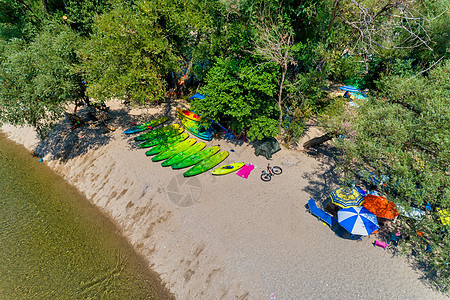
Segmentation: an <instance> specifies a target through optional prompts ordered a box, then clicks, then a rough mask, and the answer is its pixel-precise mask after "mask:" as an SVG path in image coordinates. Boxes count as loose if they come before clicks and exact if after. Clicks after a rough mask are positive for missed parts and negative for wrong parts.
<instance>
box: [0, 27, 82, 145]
mask: <svg viewBox="0 0 450 300" xmlns="http://www.w3.org/2000/svg"><path fill="white" fill-rule="evenodd" d="M1 46H2V51H1V53H2V54H1V63H0V78H1V81H0V82H1V84H0V120H1V121H2V122H9V123H12V124H18V125H21V124H29V125H31V126H33V127H35V128H36V129H37V131H38V132H39V133H40V135H41V136H44V135H45V133H46V132H47V131H48V130H49V129H50V128H51V126H52V125H53V124H54V123H55V122H56V121H57V120H58V118H59V117H60V116H62V114H63V113H64V110H65V107H66V103H67V102H68V101H71V100H73V99H75V98H76V97H77V96H78V91H79V78H78V76H77V74H76V72H75V71H74V69H73V67H74V66H75V65H76V64H77V63H78V62H79V58H78V56H77V54H76V50H77V49H78V48H79V44H78V42H77V38H76V36H75V35H74V33H73V32H72V31H71V30H69V29H68V28H67V27H66V26H62V25H60V24H55V23H49V24H47V25H46V26H45V27H44V28H43V30H42V32H41V33H40V34H38V35H37V36H36V38H35V39H34V40H33V41H32V42H30V43H26V42H25V41H23V40H11V41H9V42H2V44H1Z"/></svg>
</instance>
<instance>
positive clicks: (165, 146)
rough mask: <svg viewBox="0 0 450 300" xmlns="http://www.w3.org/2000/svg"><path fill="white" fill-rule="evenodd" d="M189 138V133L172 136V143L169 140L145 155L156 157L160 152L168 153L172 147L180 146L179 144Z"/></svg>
mask: <svg viewBox="0 0 450 300" xmlns="http://www.w3.org/2000/svg"><path fill="white" fill-rule="evenodd" d="M188 137H189V134H188V133H187V132H183V133H182V134H179V135H175V136H172V137H170V141H168V140H167V141H165V142H162V143H160V144H159V145H157V146H155V147H153V148H152V149H150V150H148V151H147V152H145V155H147V156H149V155H155V154H158V153H160V152H163V151H166V150H167V149H169V148H170V147H172V146H174V145H176V144H178V143H179V142H182V141H184V140H185V139H187V138H188Z"/></svg>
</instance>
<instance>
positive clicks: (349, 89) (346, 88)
mask: <svg viewBox="0 0 450 300" xmlns="http://www.w3.org/2000/svg"><path fill="white" fill-rule="evenodd" d="M340 89H341V90H343V91H346V92H354V93H357V92H359V89H357V88H355V87H354V86H351V85H344V86H341V87H340Z"/></svg>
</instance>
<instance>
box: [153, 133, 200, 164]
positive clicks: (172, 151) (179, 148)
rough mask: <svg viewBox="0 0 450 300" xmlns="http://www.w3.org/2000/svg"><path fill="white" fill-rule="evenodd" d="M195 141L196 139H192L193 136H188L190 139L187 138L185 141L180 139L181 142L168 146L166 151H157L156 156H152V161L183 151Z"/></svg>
mask: <svg viewBox="0 0 450 300" xmlns="http://www.w3.org/2000/svg"><path fill="white" fill-rule="evenodd" d="M195 142H197V140H196V139H194V138H190V139H187V140H185V141H182V142H181V143H178V144H176V145H174V146H172V147H170V148H169V149H167V150H166V151H164V152H161V153H159V154H158V155H156V156H153V157H152V161H160V160H163V159H167V158H169V157H172V156H174V155H177V154H178V153H180V152H181V151H184V150H186V149H187V148H189V147H190V146H192V145H193V144H195Z"/></svg>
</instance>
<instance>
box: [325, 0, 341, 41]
mask: <svg viewBox="0 0 450 300" xmlns="http://www.w3.org/2000/svg"><path fill="white" fill-rule="evenodd" d="M339 2H341V0H335V1H334V7H333V12H332V13H331V18H330V23H328V28H327V31H330V29H331V26H333V23H334V19H336V11H337V9H338V6H339ZM324 37H326V35H324Z"/></svg>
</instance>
